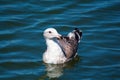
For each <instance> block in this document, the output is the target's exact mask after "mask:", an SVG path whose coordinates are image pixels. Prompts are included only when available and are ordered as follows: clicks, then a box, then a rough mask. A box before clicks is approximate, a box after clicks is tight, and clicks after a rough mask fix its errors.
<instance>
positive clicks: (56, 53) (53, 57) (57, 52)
mask: <svg viewBox="0 0 120 80" xmlns="http://www.w3.org/2000/svg"><path fill="white" fill-rule="evenodd" d="M46 44H47V50H46V52H45V53H44V54H43V61H44V62H45V63H53V64H59V63H64V62H65V61H66V58H65V56H64V53H63V51H62V49H61V47H60V46H59V45H58V43H57V42H55V41H54V40H50V39H46Z"/></svg>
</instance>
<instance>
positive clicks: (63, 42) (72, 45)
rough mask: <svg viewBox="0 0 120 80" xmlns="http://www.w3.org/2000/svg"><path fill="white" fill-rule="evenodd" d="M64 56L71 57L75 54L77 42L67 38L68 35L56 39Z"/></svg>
mask: <svg viewBox="0 0 120 80" xmlns="http://www.w3.org/2000/svg"><path fill="white" fill-rule="evenodd" d="M58 43H59V45H60V46H61V48H62V50H63V52H64V54H65V56H66V58H68V59H69V58H72V57H74V56H75V55H76V52H77V46H78V42H77V41H76V40H74V39H69V37H62V38H61V39H59V40H58Z"/></svg>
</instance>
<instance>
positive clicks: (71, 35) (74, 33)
mask: <svg viewBox="0 0 120 80" xmlns="http://www.w3.org/2000/svg"><path fill="white" fill-rule="evenodd" d="M68 37H69V38H71V39H76V40H77V41H78V42H80V39H81V37H82V31H81V30H79V29H78V28H75V29H74V30H73V31H72V32H70V33H69V34H68Z"/></svg>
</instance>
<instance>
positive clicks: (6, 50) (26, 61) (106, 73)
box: [0, 0, 120, 80]
mask: <svg viewBox="0 0 120 80" xmlns="http://www.w3.org/2000/svg"><path fill="white" fill-rule="evenodd" d="M119 5H120V1H119V0H96V1H95V0H71V1H69V0H40V1H39V0H20V1H17V0H1V1H0V80H49V79H51V80H54V79H56V80H119V79H120V74H119V72H120V54H119V53H120V46H119V45H120V42H119V41H120V37H119V36H120V7H119ZM48 27H54V28H56V29H57V30H58V32H59V33H60V34H63V35H66V34H67V33H68V32H70V31H72V30H73V29H74V28H75V27H77V28H79V29H81V30H82V31H83V37H82V40H81V43H80V45H79V48H78V55H79V56H78V57H77V58H76V59H75V60H73V61H71V62H69V63H65V64H62V65H49V64H45V63H43V61H42V55H43V53H44V51H45V49H46V44H45V40H44V37H43V31H44V30H45V29H46V28H48Z"/></svg>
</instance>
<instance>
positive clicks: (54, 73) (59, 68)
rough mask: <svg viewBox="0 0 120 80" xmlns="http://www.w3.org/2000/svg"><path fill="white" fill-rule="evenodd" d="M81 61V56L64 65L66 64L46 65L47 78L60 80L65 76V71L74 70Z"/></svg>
mask: <svg viewBox="0 0 120 80" xmlns="http://www.w3.org/2000/svg"><path fill="white" fill-rule="evenodd" d="M79 60H80V58H79V56H77V57H76V58H75V59H73V60H71V61H69V62H67V63H64V64H45V66H46V76H47V77H49V78H50V79H51V78H59V77H60V76H62V75H64V69H69V68H73V67H74V66H75V65H76V64H77V63H78V61H79Z"/></svg>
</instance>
